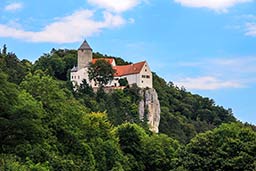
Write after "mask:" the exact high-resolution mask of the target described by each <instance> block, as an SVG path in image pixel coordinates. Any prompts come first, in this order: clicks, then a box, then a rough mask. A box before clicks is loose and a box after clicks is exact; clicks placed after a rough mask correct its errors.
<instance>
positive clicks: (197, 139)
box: [0, 49, 256, 171]
mask: <svg viewBox="0 0 256 171" xmlns="http://www.w3.org/2000/svg"><path fill="white" fill-rule="evenodd" d="M5 51H6V52H5V53H1V54H0V170H1V171H2V170H3V171H17V170H19V171H59V170H61V171H76V170H81V171H106V170H110V171H135V170H136V171H151V170H152V171H161V170H164V171H165V170H166V171H169V170H170V171H188V170H193V171H194V170H198V171H200V170H206V171H207V170H209V171H211V170H214V171H215V170H216V171H218V170H230V171H232V170H249V171H250V170H255V169H256V162H255V161H256V158H255V156H256V153H255V152H256V133H255V130H256V129H255V126H254V125H250V124H248V123H245V124H241V123H232V124H223V125H221V124H222V123H225V122H227V123H228V122H231V121H235V118H234V117H233V115H232V111H231V109H228V110H226V109H224V108H223V107H219V106H216V105H215V104H214V101H213V100H211V99H208V98H203V97H201V96H199V95H193V94H191V93H189V92H186V90H185V89H183V88H182V89H180V88H177V87H175V86H174V85H173V84H171V83H168V84H167V83H166V82H165V81H164V80H163V79H161V78H159V77H158V76H156V75H155V74H154V87H155V88H156V90H157V92H158V96H159V99H160V103H161V123H160V131H161V132H162V133H166V135H165V134H159V135H158V134H153V133H151V132H149V131H148V128H147V126H145V125H146V123H145V122H142V121H140V120H139V115H138V103H139V101H140V100H141V97H140V96H139V91H140V89H139V88H138V87H136V86H132V87H127V88H125V89H124V90H113V91H111V92H110V93H106V92H105V91H104V89H103V88H102V87H101V88H100V89H99V90H98V91H97V92H94V91H93V89H92V88H91V87H90V86H89V85H88V84H87V83H86V82H85V81H84V82H83V84H82V85H81V86H80V87H79V88H78V89H77V90H75V91H74V90H73V89H72V86H71V85H70V82H69V81H63V80H66V79H67V77H66V76H67V75H68V73H69V72H68V69H70V68H72V67H73V65H75V63H76V51H74V50H71V51H70V50H55V49H53V50H52V52H51V53H50V54H49V55H44V56H43V57H42V58H40V59H39V60H38V61H37V62H36V64H35V65H33V66H32V64H31V63H30V62H29V61H27V60H22V61H19V60H18V59H17V57H16V56H15V55H14V54H10V53H8V52H7V49H5ZM8 55H9V56H8ZM94 55H96V56H98V57H100V58H102V56H103V55H101V54H99V53H96V54H94ZM104 57H108V56H104ZM116 59H118V58H116ZM117 62H118V63H119V64H126V62H125V61H123V60H122V59H121V58H120V60H119V59H118V60H117ZM31 68H33V69H34V70H31ZM36 69H37V70H36ZM38 69H39V70H38ZM25 75H26V76H25ZM14 83H16V84H14ZM220 125H221V126H220ZM216 127H217V128H216ZM208 130H211V131H208ZM206 131H207V132H206ZM199 132H205V133H202V134H198V133H199ZM191 139H192V140H191ZM177 140H179V141H177ZM179 142H182V143H181V144H179ZM184 143H187V145H184Z"/></svg>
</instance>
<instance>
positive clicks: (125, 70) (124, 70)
mask: <svg viewBox="0 0 256 171" xmlns="http://www.w3.org/2000/svg"><path fill="white" fill-rule="evenodd" d="M145 63H146V61H143V62H138V63H135V64H129V65H121V66H114V67H113V69H115V70H116V72H115V74H114V76H115V77H120V76H124V75H132V74H138V73H140V71H141V70H142V68H143V66H144V65H145Z"/></svg>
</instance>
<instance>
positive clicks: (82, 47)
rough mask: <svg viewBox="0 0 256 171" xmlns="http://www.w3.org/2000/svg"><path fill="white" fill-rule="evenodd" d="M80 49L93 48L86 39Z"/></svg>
mask: <svg viewBox="0 0 256 171" xmlns="http://www.w3.org/2000/svg"><path fill="white" fill-rule="evenodd" d="M78 50H92V48H91V47H90V45H89V44H88V43H87V41H86V40H84V42H83V43H82V44H81V46H80V48H79V49H78Z"/></svg>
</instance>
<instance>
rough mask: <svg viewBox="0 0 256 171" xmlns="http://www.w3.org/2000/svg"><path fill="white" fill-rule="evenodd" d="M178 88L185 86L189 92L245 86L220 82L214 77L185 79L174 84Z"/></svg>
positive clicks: (237, 83)
mask: <svg viewBox="0 0 256 171" xmlns="http://www.w3.org/2000/svg"><path fill="white" fill-rule="evenodd" d="M174 83H175V84H176V85H178V86H180V87H181V86H184V87H185V88H187V89H189V90H216V89H222V88H241V87H243V85H242V84H241V83H239V82H236V81H225V80H220V79H218V78H216V77H213V76H204V77H195V78H189V77H187V78H184V79H181V80H178V81H176V82H174Z"/></svg>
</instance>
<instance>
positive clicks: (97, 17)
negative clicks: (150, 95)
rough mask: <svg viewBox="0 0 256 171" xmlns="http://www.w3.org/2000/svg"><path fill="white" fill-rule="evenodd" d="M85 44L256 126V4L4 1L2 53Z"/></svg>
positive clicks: (232, 0)
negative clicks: (147, 69)
mask: <svg viewBox="0 0 256 171" xmlns="http://www.w3.org/2000/svg"><path fill="white" fill-rule="evenodd" d="M85 38H86V39H87V41H88V42H89V44H90V45H91V47H92V48H93V49H94V51H98V52H101V53H103V54H108V55H114V56H121V57H123V58H124V59H125V60H127V61H131V62H137V61H141V60H147V61H148V63H149V64H150V66H151V69H152V70H153V71H155V72H156V73H157V74H158V75H160V76H161V77H163V78H164V79H165V80H166V81H172V82H174V83H175V84H177V85H179V86H181V85H182V86H184V87H185V88H186V89H187V90H188V91H192V92H193V93H196V94H200V95H202V96H206V97H210V98H213V99H214V100H215V102H216V104H217V105H220V106H224V107H225V108H232V109H233V113H234V115H235V116H236V117H237V118H238V119H240V120H241V121H244V122H250V123H254V124H256V0H65V1H60V0H55V1H52V0H44V1H39V0H2V1H1V4H0V46H2V45H3V44H7V47H8V50H9V51H12V52H15V53H16V54H17V56H18V57H19V58H21V59H23V58H26V59H29V60H31V61H35V60H36V59H37V58H39V57H40V56H41V55H42V54H43V53H48V52H49V51H50V50H51V49H52V48H69V49H77V48H78V47H79V45H80V44H81V42H82V41H83V40H84V39H85Z"/></svg>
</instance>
